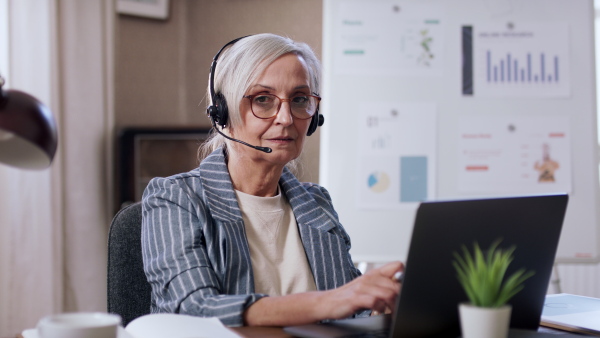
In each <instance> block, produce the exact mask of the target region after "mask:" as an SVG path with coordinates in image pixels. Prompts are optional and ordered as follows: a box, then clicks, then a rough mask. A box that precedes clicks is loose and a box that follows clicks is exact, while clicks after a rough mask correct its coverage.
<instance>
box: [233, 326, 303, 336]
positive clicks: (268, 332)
mask: <svg viewBox="0 0 600 338" xmlns="http://www.w3.org/2000/svg"><path fill="white" fill-rule="evenodd" d="M230 329H231V330H232V331H234V332H235V333H237V334H239V335H240V336H242V337H244V338H293V337H294V336H292V335H289V334H287V333H285V332H284V331H283V328H281V327H268V326H242V327H232V328H230Z"/></svg>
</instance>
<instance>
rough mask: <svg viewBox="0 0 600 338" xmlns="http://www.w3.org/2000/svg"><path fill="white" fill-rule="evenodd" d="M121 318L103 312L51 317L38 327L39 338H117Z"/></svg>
mask: <svg viewBox="0 0 600 338" xmlns="http://www.w3.org/2000/svg"><path fill="white" fill-rule="evenodd" d="M120 324H121V317H120V316H118V315H115V314H110V313H103V312H73V313H61V314H55V315H50V316H47V317H44V318H42V319H41V320H40V321H39V322H38V325H37V331H38V336H39V338H117V330H118V327H119V325H120Z"/></svg>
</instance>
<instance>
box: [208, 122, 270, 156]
mask: <svg viewBox="0 0 600 338" xmlns="http://www.w3.org/2000/svg"><path fill="white" fill-rule="evenodd" d="M213 128H214V129H215V130H216V131H217V133H219V134H221V135H223V137H225V138H226V139H228V140H232V141H235V142H238V143H241V144H243V145H245V146H248V147H250V148H253V149H256V150H260V151H262V152H265V153H267V154H268V153H270V152H272V151H273V149H271V148H268V147H259V146H253V145H251V144H249V143H246V142H244V141H242V140H238V139H236V138H233V137H229V136H227V135H225V134H223V133H222V132H221V131H220V130H219V128H217V126H216V124H215V123H214V120H213Z"/></svg>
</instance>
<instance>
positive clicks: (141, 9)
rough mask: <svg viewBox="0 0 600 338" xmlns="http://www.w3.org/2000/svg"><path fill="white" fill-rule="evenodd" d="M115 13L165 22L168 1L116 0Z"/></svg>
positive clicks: (167, 14) (167, 13) (167, 15)
mask: <svg viewBox="0 0 600 338" xmlns="http://www.w3.org/2000/svg"><path fill="white" fill-rule="evenodd" d="M117 13H119V14H125V15H134V16H141V17H145V18H151V19H159V20H166V19H168V18H169V0H117Z"/></svg>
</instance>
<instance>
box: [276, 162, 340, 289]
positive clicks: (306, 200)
mask: <svg viewBox="0 0 600 338" xmlns="http://www.w3.org/2000/svg"><path fill="white" fill-rule="evenodd" d="M279 182H280V184H281V186H282V189H283V191H284V192H285V194H286V196H287V198H288V200H289V202H290V205H291V206H292V210H293V211H294V215H295V217H296V222H297V223H298V228H299V230H300V237H301V239H302V244H303V245H304V250H305V252H306V257H307V259H308V262H309V264H310V267H311V270H312V272H313V276H314V278H315V284H316V286H317V289H318V290H328V289H333V288H336V287H338V286H340V285H343V284H345V283H347V282H348V281H350V280H351V279H352V276H350V274H349V272H348V271H347V267H346V265H347V261H348V259H347V251H346V248H345V243H343V241H342V240H341V239H340V237H339V236H337V235H336V234H334V233H330V230H332V229H335V228H336V224H335V223H334V220H332V219H331V218H330V217H329V215H327V213H326V212H325V211H324V209H323V207H322V206H320V205H319V203H318V202H317V201H316V200H315V199H314V198H313V197H312V195H311V194H310V193H309V192H308V191H307V190H306V188H305V187H304V186H302V184H301V183H300V182H299V181H298V180H297V179H296V178H295V177H294V175H293V174H292V173H291V172H289V170H288V169H287V168H285V169H284V172H283V175H282V176H281V180H280V181H279Z"/></svg>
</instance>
